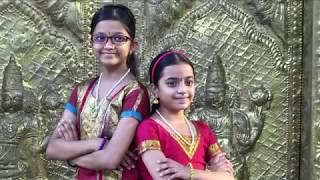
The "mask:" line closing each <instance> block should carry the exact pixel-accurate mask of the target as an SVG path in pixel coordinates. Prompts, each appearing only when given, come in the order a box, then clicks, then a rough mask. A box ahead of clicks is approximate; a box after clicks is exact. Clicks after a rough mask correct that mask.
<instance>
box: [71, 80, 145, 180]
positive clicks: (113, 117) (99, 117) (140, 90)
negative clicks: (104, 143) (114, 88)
mask: <svg viewBox="0 0 320 180" xmlns="http://www.w3.org/2000/svg"><path fill="white" fill-rule="evenodd" d="M96 84H97V79H93V80H90V81H87V82H85V83H83V84H81V85H80V86H77V87H76V88H75V89H74V90H73V92H72V94H71V97H70V99H69V101H68V103H67V104H66V106H65V108H66V109H68V110H70V111H71V112H73V113H74V114H75V115H76V116H77V117H78V118H77V130H78V134H79V137H80V139H81V140H85V139H90V138H97V137H107V139H111V137H112V135H113V133H114V132H115V130H116V127H117V125H118V123H119V121H120V119H122V118H126V117H132V118H135V119H136V120H138V121H141V120H143V118H145V117H148V115H149V112H150V111H149V109H150V104H149V96H148V92H147V89H146V88H145V87H144V86H143V85H142V84H140V83H139V82H138V81H136V80H132V81H130V82H129V83H128V84H127V85H125V86H123V87H122V88H121V89H120V90H119V91H118V92H117V93H116V94H115V95H113V97H111V98H109V99H107V100H106V101H103V104H101V106H100V107H99V108H98V109H97V108H95V97H94V95H93V93H92V92H93V90H94V88H95V86H96ZM131 147H133V146H131ZM131 149H133V148H131ZM77 179H78V180H119V179H132V180H135V179H138V171H137V169H132V170H124V171H122V172H121V171H119V170H107V169H105V170H101V171H94V170H89V169H86V168H82V167H79V168H78V171H77Z"/></svg>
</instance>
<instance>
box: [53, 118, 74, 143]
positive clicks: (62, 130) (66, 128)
mask: <svg viewBox="0 0 320 180" xmlns="http://www.w3.org/2000/svg"><path fill="white" fill-rule="evenodd" d="M57 130H58V134H59V136H60V137H63V139H64V140H66V141H76V140H79V137H78V133H77V130H76V126H75V124H74V123H73V122H72V121H70V120H67V119H61V120H60V122H59V123H58V126H57Z"/></svg>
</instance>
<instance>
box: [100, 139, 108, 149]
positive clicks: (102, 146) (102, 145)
mask: <svg viewBox="0 0 320 180" xmlns="http://www.w3.org/2000/svg"><path fill="white" fill-rule="evenodd" d="M107 141H108V139H107V137H106V136H105V137H103V140H102V142H101V144H100V145H99V149H98V150H99V151H100V150H102V149H103V148H104V146H105V145H106V143H107Z"/></svg>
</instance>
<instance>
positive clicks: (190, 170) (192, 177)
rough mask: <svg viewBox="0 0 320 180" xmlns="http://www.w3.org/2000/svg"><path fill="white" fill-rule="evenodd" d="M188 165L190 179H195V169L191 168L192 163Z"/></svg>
mask: <svg viewBox="0 0 320 180" xmlns="http://www.w3.org/2000/svg"><path fill="white" fill-rule="evenodd" d="M188 167H189V173H190V180H195V176H196V175H195V171H194V168H193V165H192V164H191V163H189V164H188Z"/></svg>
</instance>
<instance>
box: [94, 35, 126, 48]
mask: <svg viewBox="0 0 320 180" xmlns="http://www.w3.org/2000/svg"><path fill="white" fill-rule="evenodd" d="M109 39H111V42H112V44H114V45H116V46H121V45H123V44H124V43H125V42H127V41H128V40H131V38H130V37H128V36H125V35H121V34H117V35H113V36H107V35H106V34H104V33H98V34H94V35H93V36H92V41H93V43H96V44H106V43H107V42H108V40H109Z"/></svg>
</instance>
